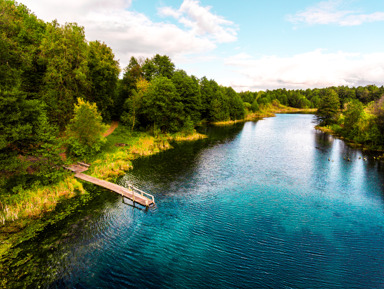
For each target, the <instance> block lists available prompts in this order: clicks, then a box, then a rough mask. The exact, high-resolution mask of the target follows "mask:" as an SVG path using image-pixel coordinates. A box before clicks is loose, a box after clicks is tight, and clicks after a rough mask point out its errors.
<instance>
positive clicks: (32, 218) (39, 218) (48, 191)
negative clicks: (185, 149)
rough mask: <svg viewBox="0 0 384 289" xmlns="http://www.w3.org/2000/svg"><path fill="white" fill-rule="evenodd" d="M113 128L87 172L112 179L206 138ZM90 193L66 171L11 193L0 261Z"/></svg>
mask: <svg viewBox="0 0 384 289" xmlns="http://www.w3.org/2000/svg"><path fill="white" fill-rule="evenodd" d="M114 129H115V130H116V133H115V134H111V135H110V136H109V135H108V136H107V142H108V145H107V146H106V148H105V149H104V150H103V151H102V152H100V153H99V154H98V155H96V156H95V157H93V158H92V159H90V160H87V162H89V163H90V164H91V167H90V169H89V170H88V171H87V174H89V175H91V176H94V177H97V178H100V179H103V180H107V181H112V182H116V180H117V179H118V178H119V177H121V176H123V175H124V174H125V173H126V172H127V171H129V170H131V169H132V168H133V166H132V160H135V159H137V158H140V157H146V156H150V155H154V154H157V153H159V152H162V151H165V150H168V149H171V148H172V146H171V144H170V142H173V141H176V142H184V141H194V140H198V139H204V138H207V136H206V135H203V134H200V133H197V132H194V133H192V134H189V135H186V134H183V133H178V134H175V135H168V134H165V135H158V136H156V137H154V136H151V135H150V134H149V133H140V132H134V133H132V132H129V131H128V130H127V129H126V128H124V127H123V126H118V127H116V125H115V128H114ZM88 194H89V193H88V192H87V191H86V190H85V189H84V187H83V183H82V182H81V181H80V180H77V179H76V178H75V177H74V176H73V175H72V174H71V173H70V172H67V173H65V175H64V177H63V180H61V181H59V182H58V183H55V184H50V185H46V186H39V187H33V188H31V189H27V190H21V191H20V192H19V193H17V194H16V195H15V197H14V196H12V197H14V198H12V197H10V198H9V199H8V200H5V201H3V202H0V260H1V259H3V257H4V256H5V255H6V254H7V252H8V251H9V250H10V249H11V248H12V247H14V246H16V245H17V244H20V243H21V242H23V241H25V240H28V239H30V238H32V237H33V236H35V235H36V234H38V232H40V231H42V230H44V228H45V227H46V226H47V225H48V224H51V223H52V222H55V221H56V220H58V218H59V219H61V218H65V217H67V216H68V215H70V214H71V212H70V211H69V212H67V213H68V214H65V213H64V214H63V212H60V216H59V217H58V216H55V212H56V209H57V208H58V206H59V205H60V204H61V203H63V202H71V200H74V199H75V198H76V197H79V196H80V197H82V196H83V197H85V198H87V195H88ZM45 219H47V220H45ZM1 271H2V270H1V262H0V272H1Z"/></svg>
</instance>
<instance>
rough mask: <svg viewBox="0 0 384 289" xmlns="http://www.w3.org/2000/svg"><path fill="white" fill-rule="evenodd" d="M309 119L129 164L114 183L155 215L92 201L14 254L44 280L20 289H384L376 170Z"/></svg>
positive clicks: (380, 180)
mask: <svg viewBox="0 0 384 289" xmlns="http://www.w3.org/2000/svg"><path fill="white" fill-rule="evenodd" d="M313 119H314V117H313V115H300V114H285V115H277V116H276V117H274V118H267V119H264V120H261V121H258V122H247V123H245V124H240V125H236V126H232V127H216V128H209V129H207V130H206V131H205V132H206V133H207V134H208V135H209V136H210V138H209V139H207V140H200V141H197V142H191V143H183V144H176V145H175V149H173V150H170V151H166V152H164V153H161V154H158V155H155V156H152V157H149V158H144V159H140V160H137V161H135V163H134V167H135V169H134V170H133V171H130V172H129V173H127V175H126V176H125V177H123V178H122V179H121V180H120V182H121V184H125V183H128V182H131V183H133V184H134V185H135V186H137V187H140V188H142V189H143V190H145V191H148V192H149V193H151V194H153V195H154V196H155V198H156V202H157V205H156V207H155V208H152V209H150V210H148V211H145V210H143V211H140V210H138V209H134V208H132V207H130V206H127V205H126V204H124V203H123V202H122V199H121V198H120V197H119V196H115V195H113V193H110V192H107V191H104V190H102V191H101V192H100V191H99V192H98V194H100V196H104V199H103V201H102V202H101V201H100V200H99V201H98V202H96V204H92V205H87V206H84V207H82V209H81V212H78V213H77V217H76V218H75V217H74V218H75V220H74V221H71V220H65V221H63V222H61V223H60V225H58V226H57V227H53V228H50V230H46V232H44V233H42V234H41V236H40V237H39V239H38V240H34V241H31V242H30V243H29V245H28V247H23V248H20V250H24V251H25V254H30V255H31V258H30V259H29V260H30V261H28V262H35V263H36V264H39V268H41V272H40V273H39V272H36V268H34V269H33V270H35V271H34V272H31V274H30V276H33V278H29V279H28V278H27V279H28V280H29V281H28V282H31V284H32V285H41V286H42V287H43V288H44V287H48V288H128V287H129V288H130V287H133V288H364V289H366V288H384V166H383V163H380V162H377V161H375V160H374V159H373V158H372V157H371V156H367V155H363V154H362V152H361V151H359V150H356V149H352V148H349V147H348V146H346V145H345V143H344V142H343V141H341V140H338V139H334V138H333V137H331V136H329V135H326V134H324V133H321V132H318V131H316V130H314V128H313V127H314V125H315V124H314V123H313ZM364 157H367V160H366V161H365V160H364ZM348 158H349V160H350V161H348ZM64 232H65V233H64ZM15 266H16V265H15ZM20 266H25V265H23V264H20ZM25 268H28V266H26V267H25ZM47 272H48V273H47ZM48 275H49V277H47V276H48ZM19 281H20V280H19ZM19 281H15V284H20V283H17V282H19ZM30 288H32V287H30Z"/></svg>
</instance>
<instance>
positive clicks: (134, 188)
mask: <svg viewBox="0 0 384 289" xmlns="http://www.w3.org/2000/svg"><path fill="white" fill-rule="evenodd" d="M128 189H130V190H131V191H132V192H136V193H138V194H140V195H142V196H143V197H146V198H148V199H151V200H152V202H153V203H154V202H155V197H154V196H152V195H151V194H148V193H146V192H144V191H142V190H140V189H138V188H136V187H134V186H133V185H131V184H128Z"/></svg>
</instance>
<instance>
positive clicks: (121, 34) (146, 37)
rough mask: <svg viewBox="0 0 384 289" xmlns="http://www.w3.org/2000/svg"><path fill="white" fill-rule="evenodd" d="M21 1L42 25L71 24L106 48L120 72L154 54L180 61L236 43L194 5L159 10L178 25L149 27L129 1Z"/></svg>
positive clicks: (228, 30)
mask: <svg viewBox="0 0 384 289" xmlns="http://www.w3.org/2000/svg"><path fill="white" fill-rule="evenodd" d="M21 1H22V3H23V4H25V5H26V6H27V7H28V8H30V9H31V11H32V12H34V13H35V14H36V15H37V17H39V18H42V19H43V20H45V21H52V20H54V19H57V20H58V21H59V23H61V24H64V23H66V22H77V23H78V24H79V25H81V26H84V28H85V33H86V38H87V40H90V41H92V40H101V41H104V42H105V43H107V45H109V46H111V48H112V49H113V51H114V53H115V55H116V57H117V58H118V59H120V64H121V66H122V67H124V66H125V65H126V64H127V63H128V62H129V59H130V57H131V56H144V57H151V56H153V55H154V54H156V53H159V54H166V55H168V56H170V57H171V58H172V57H181V56H183V55H187V54H195V53H203V52H207V51H211V50H213V49H215V48H216V45H217V43H220V42H226V41H234V40H236V32H235V30H234V29H233V28H232V27H233V26H234V24H233V23H232V22H230V21H227V20H225V19H224V18H222V17H220V16H217V15H214V14H212V13H211V12H210V11H209V10H210V8H209V7H202V6H200V4H199V2H197V1H191V0H184V2H183V3H182V4H181V6H180V8H179V9H178V10H174V9H172V8H167V7H165V8H162V9H161V13H162V14H163V15H166V16H172V17H173V18H178V19H179V22H180V23H182V25H180V24H179V25H175V24H171V23H166V22H154V21H152V20H151V19H150V18H149V17H148V16H146V15H144V14H142V13H138V12H134V11H132V10H130V7H131V4H132V3H131V2H132V0H66V1H52V0H21ZM179 11H180V12H179ZM179 14H180V17H179Z"/></svg>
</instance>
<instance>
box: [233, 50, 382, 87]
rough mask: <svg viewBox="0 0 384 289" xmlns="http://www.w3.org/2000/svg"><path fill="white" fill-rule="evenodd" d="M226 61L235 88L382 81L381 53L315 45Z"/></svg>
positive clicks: (240, 56)
mask: <svg viewBox="0 0 384 289" xmlns="http://www.w3.org/2000/svg"><path fill="white" fill-rule="evenodd" d="M226 65H228V66H229V67H231V68H232V69H233V70H234V71H235V72H236V74H237V75H238V77H237V78H233V79H232V82H231V84H230V85H231V86H233V87H234V88H235V89H236V90H238V91H239V90H262V89H274V88H289V89H307V88H316V87H318V88H321V87H329V86H333V85H335V86H339V85H347V86H359V85H362V86H364V85H368V84H377V85H383V84H384V53H372V54H359V53H346V52H337V53H326V52H325V51H323V50H321V49H318V50H315V51H311V52H308V53H303V54H297V55H294V56H292V57H278V56H263V57H261V58H253V57H252V56H250V55H247V54H238V55H235V56H233V57H231V58H229V59H227V60H226Z"/></svg>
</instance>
